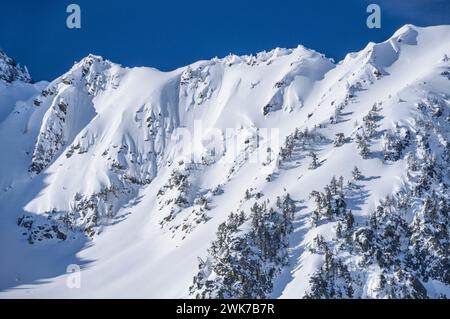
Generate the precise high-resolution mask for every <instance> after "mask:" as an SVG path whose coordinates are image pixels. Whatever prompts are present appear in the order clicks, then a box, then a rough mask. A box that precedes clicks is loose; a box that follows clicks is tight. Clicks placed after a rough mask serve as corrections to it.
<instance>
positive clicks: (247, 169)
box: [0, 25, 450, 298]
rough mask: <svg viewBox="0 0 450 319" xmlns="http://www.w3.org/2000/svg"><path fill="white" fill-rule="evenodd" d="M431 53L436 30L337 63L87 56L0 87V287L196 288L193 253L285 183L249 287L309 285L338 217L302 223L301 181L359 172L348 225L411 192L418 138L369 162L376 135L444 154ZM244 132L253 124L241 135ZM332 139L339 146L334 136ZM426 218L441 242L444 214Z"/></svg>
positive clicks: (88, 293) (441, 62)
mask: <svg viewBox="0 0 450 319" xmlns="http://www.w3.org/2000/svg"><path fill="white" fill-rule="evenodd" d="M448 55H450V26H436V27H428V28H419V27H415V26H412V25H406V26H404V27H403V28H401V29H400V30H398V31H397V32H396V33H395V34H394V35H393V36H392V37H391V38H390V39H388V40H387V41H385V42H383V43H378V44H375V43H370V44H368V45H367V47H366V48H364V49H363V50H361V51H360V52H356V53H350V54H348V55H347V57H346V58H345V59H344V60H343V61H341V62H340V63H338V64H334V63H333V62H332V61H330V60H329V59H327V58H326V57H325V56H323V55H321V54H320V53H317V52H315V51H313V50H310V49H306V48H304V47H302V46H298V47H297V48H295V49H279V48H277V49H275V50H272V51H270V52H262V53H258V54H257V55H255V56H242V57H239V56H234V55H230V56H227V57H225V58H223V59H217V58H215V59H213V60H210V61H200V62H197V63H194V64H192V65H190V66H187V67H184V68H180V69H177V70H174V71H171V72H161V71H158V70H156V69H152V68H125V67H122V66H120V65H117V64H115V63H112V62H110V61H108V60H105V59H103V58H101V57H98V56H94V55H90V56H88V57H86V58H84V59H83V60H82V61H80V62H78V63H76V64H75V65H74V66H73V68H72V69H71V70H69V71H68V72H67V73H66V74H64V75H62V76H61V77H59V78H57V79H55V80H54V81H52V82H50V83H38V84H29V83H26V82H27V81H25V82H24V81H15V82H13V83H9V82H6V81H5V80H0V145H2V147H3V151H2V152H0V163H1V166H0V190H1V191H0V255H1V258H0V264H1V265H0V296H1V297H2V298H14V297H19V298H46V297H50V298H56V297H58V298H59V297H63V298H80V297H87V298H108V297H112V298H130V297H139V298H179V297H195V294H194V293H192V291H191V292H190V289H189V288H190V287H191V285H192V284H193V278H194V276H196V275H197V273H198V270H199V268H198V267H199V259H198V257H200V258H201V259H202V260H210V259H212V258H213V257H212V256H210V253H209V252H208V248H209V247H210V245H211V242H212V241H213V240H215V238H216V232H217V230H218V227H219V225H220V224H221V223H222V222H224V221H225V220H227V218H228V215H229V214H230V212H232V211H236V212H238V211H240V210H242V211H246V212H249V211H250V207H251V205H253V203H254V201H261V200H262V201H267V200H268V202H267V203H268V205H271V204H269V203H272V204H273V203H275V202H276V198H277V197H278V196H280V197H281V196H284V195H286V194H287V193H289V194H290V196H291V197H292V198H293V200H294V201H295V205H296V211H295V215H294V220H293V226H294V227H293V231H292V233H291V234H290V236H289V245H288V247H286V249H287V256H288V257H287V258H288V262H287V263H286V264H283V265H282V266H280V267H279V269H277V273H276V275H274V276H273V278H272V277H271V280H272V283H273V287H272V289H270V292H269V293H267V295H266V296H267V297H275V298H302V297H304V296H305V295H308V294H310V292H311V277H312V276H313V275H314V273H315V272H316V271H317V269H320V268H321V267H322V268H323V266H322V265H323V264H324V260H325V259H324V254H323V253H320V249H315V250H314V249H311V247H313V246H314V240H315V238H317V236H318V235H321V236H323V237H324V239H325V240H326V241H329V242H330V244H329V246H330V247H334V246H335V245H336V246H337V245H338V244H334V243H336V242H338V240H336V239H335V236H336V235H335V232H336V227H337V224H338V222H339V218H340V217H336V218H334V217H333V218H331V219H330V220H326V219H325V218H321V219H320V220H319V221H318V222H316V223H315V224H314V223H312V222H311V218H312V216H313V214H314V210H315V202H314V198H313V197H311V196H310V193H311V192H312V191H313V190H317V191H322V190H323V189H324V187H325V186H326V185H327V184H328V183H329V182H330V179H331V178H332V177H333V176H336V177H339V176H343V178H344V180H345V181H351V180H352V179H353V177H352V170H353V168H354V166H357V167H358V168H359V169H360V171H361V172H362V174H363V175H364V178H362V179H360V180H358V181H357V182H355V183H356V184H357V188H354V189H351V188H348V191H347V193H348V194H349V195H348V198H347V200H346V201H347V203H346V208H347V209H350V210H351V211H352V213H353V215H354V218H355V223H356V225H358V227H361V229H363V227H364V225H366V224H367V223H368V221H369V220H370V218H371V214H372V212H374V210H376V207H377V206H378V205H379V202H380V200H383V199H384V198H385V197H386V196H387V195H392V196H394V194H396V193H398V192H399V191H400V190H402V189H404V188H408V187H410V186H411V185H412V182H411V181H412V179H413V178H412V177H411V176H409V175H410V174H407V172H409V171H408V167H409V166H408V158H407V152H409V153H411V154H412V153H414V154H419V155H418V156H419V158H421V159H423V158H424V157H421V155H420V152H421V149H420V148H419V146H420V145H422V144H420V141H419V142H417V143H416V142H411V144H409V146H408V147H409V148H406V149H403V150H402V151H401V152H400V153H401V154H400V156H399V158H398V159H395V160H391V159H389V160H386V158H385V157H383V156H384V155H383V154H386V152H387V151H386V146H385V145H386V144H384V143H386V137H383V134H384V133H385V132H387V131H388V130H394V131H395V129H396V126H397V127H401V128H404V129H405V130H408V131H409V132H411V134H412V136H413V137H412V138H411V141H412V140H414V138H416V136H421V134H422V133H421V132H423V131H426V132H428V136H429V139H430V144H431V151H430V152H431V153H433V154H434V155H435V156H437V157H438V160H437V161H438V163H440V162H439V161H441V162H443V163H445V160H446V157H445V156H446V155H445V154H447V153H445V152H448V145H449V137H450V136H449V127H450V125H449V118H450V117H449V116H450V115H449V111H450V108H449V103H450V98H449V96H450V81H449V71H450V62H449V59H448V58H447V56H448ZM19 80H20V79H19ZM22 80H23V79H22ZM374 104H375V105H376V107H375V110H374V108H373V105H374ZM421 105H425V106H424V107H423V108H426V109H427V108H429V109H431V110H432V111H433V112H435V113H433V116H432V117H431V122H426V123H425V124H423V123H422V122H423V121H422V122H421V121H420V119H422V118H421V116H425V115H421V113H420V107H418V106H421ZM371 110H374V114H375V115H373V119H372V120H367V119H366V120H365V119H364V118H365V117H366V116H367V115H368V114H369V113H370V111H371ZM424 112H425V111H424ZM427 112H428V111H427ZM439 112H440V113H439ZM424 114H428V113H424ZM436 114H437V115H436ZM369 122H370V123H372V124H373V125H374V126H375V129H374V132H373V136H371V138H370V139H369V140H368V143H369V148H370V154H369V155H368V156H367V158H363V157H362V156H361V155H360V153H361V152H360V149H359V148H358V143H357V138H358V137H357V135H359V134H366V133H367V132H364V133H361V132H362V131H363V130H364V129H366V127H363V126H364V125H366V124H367V123H369ZM370 123H369V124H370ZM427 123H428V124H427ZM430 123H431V124H432V125H431V128H430ZM427 125H428V126H427ZM230 129H232V130H230ZM257 129H268V131H269V133H270V134H266V135H264V134H262V133H261V135H260V136H259V138H258V136H257V135H258V134H257V133H258V131H257ZM296 129H297V131H303V130H305V129H308V130H309V131H310V132H312V134H313V139H312V140H308V141H307V142H306V146H305V143H304V142H303V143H304V144H303V145H302V146H300V144H299V143H300V142H296V143H297V144H295V147H294V150H293V152H291V153H292V154H289V156H287V157H286V158H283V156H282V154H281V153H280V152H281V150H280V148H281V147H283V148H286V144H285V138H286V137H287V136H289V135H290V134H292V133H294V132H295V131H296ZM227 131H229V133H227ZM338 133H342V134H343V136H344V137H345V139H344V140H343V141H342V143H333V140H335V139H336V134H338ZM188 135H190V136H191V137H192V139H191V140H189V142H186V138H187V136H188ZM294 140H295V141H297V140H296V139H294ZM298 141H300V140H298ZM268 147H270V150H269V151H268V150H267V149H268ZM310 151H313V152H314V154H316V156H317V157H318V162H319V164H318V165H316V166H317V167H314V169H312V168H311V165H310V164H311V163H310V162H311V157H310V156H309V155H308V154H309V152H310ZM266 158H267V159H266ZM437 165H438V164H437ZM441 166H442V165H441ZM436 170H441V168H439V169H436ZM412 175H414V174H412ZM442 175H443V177H442V178H441V181H440V184H439V187H438V186H436V187H435V188H436V192H439V191H438V190H440V189H443V190H444V191H443V193H444V195H443V196H444V197H445V196H447V198H448V191H447V192H446V193H445V190H447V188H446V187H447V186H446V185H448V182H449V179H450V175H449V172H448V170H444V169H442ZM430 183H431V182H430ZM433 185H435V184H433ZM436 185H437V184H436ZM411 187H412V186H411ZM433 187H434V186H433ZM433 187H432V188H433ZM246 190H249V191H250V193H251V194H252V195H251V196H250V197H251V198H250V199H249V198H246V195H245V191H246ZM350 190H351V191H350ZM258 193H260V195H257V194H258ZM347 193H346V194H347ZM258 197H260V198H258ZM419 197H420V196H419ZM416 202H417V201H415V202H414V203H416ZM417 203H419V202H417ZM417 205H418V207H419V206H420V205H419V204H417ZM412 206H414V205H412ZM420 207H422V206H420ZM418 211H420V208H417V211H412V212H409V213H408V214H409V215H408V214H407V217H405V218H406V220H407V221H408V222H409V223H412V221H413V219H414V218H415V216H416V215H418V214H419V213H418ZM447 216H448V214H447ZM443 223H444V233H446V236H447V237H446V238H447V240H448V228H449V222H448V217H447V220H444V221H443ZM243 227H244V226H243ZM445 227H446V228H445ZM355 228H356V226H355ZM242 229H243V230H242V231H243V232H245V231H246V230H245V227H244V228H242ZM356 233H357V230H355V233H354V236H356V235H355V234H356ZM237 236H238V235H237ZM354 238H356V239H357V237H354ZM444 240H445V239H444ZM356 242H357V240H356ZM405 245H407V244H405ZM411 245H412V244H411ZM333 249H334V248H333ZM334 253H335V256H336V258H338V257H339V258H341V259H342V260H345V264H346V265H347V268H348V269H350V273H351V277H352V280H353V286H354V290H355V292H354V296H358V297H363V298H383V297H387V296H389V293H388V292H386V293H384V292H383V289H381V288H380V287H378V286H377V285H378V284H377V280H378V278H379V277H380V274H381V273H386V276H387V277H389V276H390V275H391V273H390V269H391V268H389V267H387V266H386V267H384V266H379V265H377V263H372V264H370V266H368V267H366V268H367V270H362V269H360V268H359V266H358V262H359V260H360V257H361V254H362V253H359V255H358V254H356V253H355V254H354V255H352V254H353V252H351V253H348V252H347V251H346V250H345V249H344V250H339V249H337V248H336V251H335V252H334ZM401 254H403V253H399V256H400V255H401ZM447 254H448V251H447ZM399 258H400V259H401V260H403V259H402V258H403V257H399ZM405 258H406V257H405ZM405 260H406V259H405ZM325 262H326V261H325ZM70 264H77V265H79V266H80V267H81V269H82V271H81V287H80V288H69V287H68V286H67V284H66V283H67V280H68V279H70V276H69V275H70V274H68V273H67V267H68V265H70ZM383 267H384V268H385V272H384V270H383ZM392 267H394V266H392ZM400 267H403V261H402V262H401V265H400ZM405 267H406V266H405ZM363 268H364V267H363ZM392 269H393V268H392ZM405 269H406V268H405ZM392 271H393V270H392ZM396 271H397V270H396ZM408 271H409V270H408ZM393 273H394V271H393ZM446 273H447V274H448V269H447V272H446ZM212 274H213V272H210V276H213V275H212ZM392 276H393V278H394V277H395V276H398V272H395V276H394V275H392ZM416 276H417V278H419V279H417V280H420V285H422V286H424V287H425V289H426V294H425V295H427V296H428V297H432V298H435V297H439V296H442V295H447V296H450V285H449V283H448V282H445V278H444V279H442V278H441V279H439V280H438V279H436V278H438V276H437V275H436V276H435V277H433V276H431V277H430V276H428V277H427V276H423V275H418V274H416ZM210 278H212V279H211V280H214V278H216V277H210ZM389 278H390V277H389ZM395 278H397V277H395ZM396 280H397V279H396ZM447 280H448V277H447ZM398 282H401V279H398V280H397V283H398ZM412 282H415V281H412V280H410V281H407V283H409V284H410V285H412V284H411V283H412ZM336 285H337V286H339V285H340V284H336ZM392 285H394V284H392ZM416 290H420V289H416ZM391 296H392V295H391ZM394 296H397V297H402V296H406V294H403V295H401V294H395V295H394ZM322 297H323V296H322ZM332 297H335V296H332ZM342 297H350V296H345V295H344V296H342Z"/></svg>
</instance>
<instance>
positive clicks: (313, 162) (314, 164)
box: [309, 151, 320, 169]
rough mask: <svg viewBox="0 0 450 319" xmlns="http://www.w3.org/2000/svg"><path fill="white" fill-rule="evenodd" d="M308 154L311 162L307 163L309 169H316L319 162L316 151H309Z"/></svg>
mask: <svg viewBox="0 0 450 319" xmlns="http://www.w3.org/2000/svg"><path fill="white" fill-rule="evenodd" d="M309 156H310V157H311V163H310V164H309V169H316V168H317V167H319V165H320V163H319V159H318V157H317V155H316V153H314V152H312V151H311V152H310V153H309Z"/></svg>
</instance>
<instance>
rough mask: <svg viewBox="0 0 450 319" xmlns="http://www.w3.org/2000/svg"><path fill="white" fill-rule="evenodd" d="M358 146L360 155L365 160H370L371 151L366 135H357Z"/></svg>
mask: <svg viewBox="0 0 450 319" xmlns="http://www.w3.org/2000/svg"><path fill="white" fill-rule="evenodd" d="M356 144H357V148H358V152H359V155H361V156H362V158H363V159H367V158H369V155H370V149H369V143H368V141H367V137H366V136H365V135H359V134H356Z"/></svg>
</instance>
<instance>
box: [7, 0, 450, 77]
mask: <svg viewBox="0 0 450 319" xmlns="http://www.w3.org/2000/svg"><path fill="white" fill-rule="evenodd" d="M70 3H77V4H79V5H80V6H81V10H82V28H81V30H70V29H67V28H66V24H65V23H66V18H67V15H68V14H67V13H66V7H67V5H68V4H70ZM369 3H377V4H379V5H380V6H381V8H382V28H381V29H368V28H367V27H366V18H367V16H368V14H367V13H366V7H367V5H368V4H369ZM0 14H1V18H0V47H1V48H3V49H4V50H5V51H6V52H7V54H8V55H10V56H11V57H13V58H15V59H16V60H17V61H19V62H20V63H21V64H25V65H27V66H28V68H29V70H30V72H31V75H32V76H33V78H34V79H36V80H41V79H47V80H51V79H53V78H55V77H56V76H59V75H60V74H62V73H63V72H65V71H67V70H68V69H69V68H70V67H71V65H72V64H73V62H74V61H77V60H80V59H81V58H82V57H84V56H86V55H87V54H88V53H94V54H98V55H102V56H104V57H105V58H108V59H109V60H112V61H114V62H117V63H120V64H122V65H125V66H152V67H156V68H158V69H161V70H171V69H174V68H177V67H180V66H183V65H186V64H189V63H192V62H194V61H197V60H201V59H209V58H212V57H214V56H219V57H221V56H225V55H227V54H228V53H230V52H232V53H236V54H250V53H256V52H258V51H262V50H270V49H272V48H274V47H295V46H297V45H298V44H303V45H305V46H307V47H310V48H313V49H315V50H317V51H319V52H322V53H325V54H326V55H327V56H329V57H332V58H334V59H336V60H339V59H341V58H343V56H344V55H345V53H347V52H348V51H357V50H360V49H361V48H362V47H364V46H365V44H366V43H367V42H368V41H382V40H385V39H386V38H388V37H389V36H390V35H392V33H393V32H394V31H395V30H396V29H398V28H399V27H400V26H402V25H403V24H406V23H413V24H416V25H421V26H425V25H436V24H450V0H380V1H375V0H372V1H370V0H367V1H366V0H342V1H335V0H312V1H302V0H271V1H265V0H259V1H256V0H252V1H249V0H223V1H215V0H183V1H182V0H177V1H174V0H127V1H107V0H95V1H93V0H90V1H89V0H70V1H65V0H40V1H34V0H28V1H25V0H1V1H0Z"/></svg>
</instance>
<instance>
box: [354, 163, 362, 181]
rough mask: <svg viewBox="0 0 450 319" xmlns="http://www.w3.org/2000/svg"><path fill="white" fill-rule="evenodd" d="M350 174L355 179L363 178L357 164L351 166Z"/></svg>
mask: <svg viewBox="0 0 450 319" xmlns="http://www.w3.org/2000/svg"><path fill="white" fill-rule="evenodd" d="M352 176H353V179H354V180H355V181H360V180H361V179H363V175H362V174H361V171H360V170H359V168H358V167H357V166H355V167H354V168H353V171H352Z"/></svg>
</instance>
